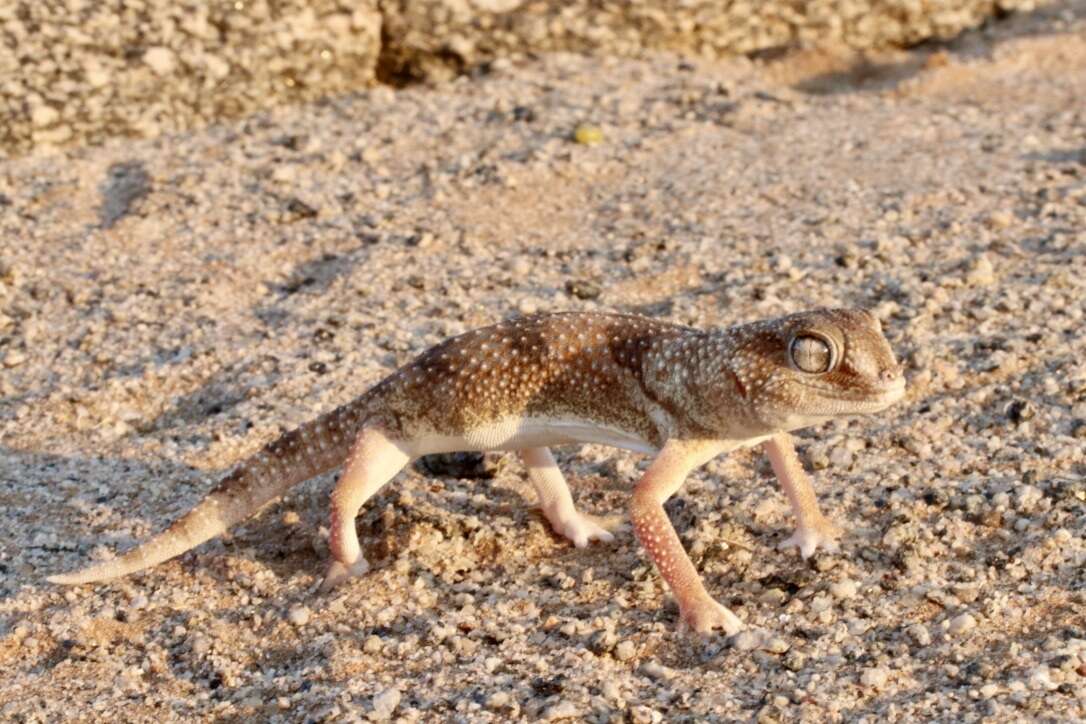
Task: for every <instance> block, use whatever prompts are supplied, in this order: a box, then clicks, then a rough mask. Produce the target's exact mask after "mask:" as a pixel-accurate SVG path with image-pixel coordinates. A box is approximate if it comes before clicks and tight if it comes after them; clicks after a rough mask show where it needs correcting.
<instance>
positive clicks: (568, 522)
mask: <svg viewBox="0 0 1086 724" xmlns="http://www.w3.org/2000/svg"><path fill="white" fill-rule="evenodd" d="M543 512H544V514H545V515H546V516H547V521H548V522H549V523H550V524H551V528H553V529H554V532H555V533H558V534H559V535H561V536H564V537H566V538H568V539H569V540H571V541H573V545H575V546H577V547H578V548H584V547H586V546H587V545H588V543H589V541H593V540H598V541H603V542H604V543H610V542H611V541H613V540H614V539H615V536H614V535H613V534H612V533H611V531H609V530H607V529H606V528H604V527H603V526H602V525H600V524H599V523H598V522H597V521H595V520H594V519H593V518H592V516H590V515H586V514H584V513H582V512H580V511H578V510H571V511H563V512H554V511H550V510H544V511H543Z"/></svg>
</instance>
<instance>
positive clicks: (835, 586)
mask: <svg viewBox="0 0 1086 724" xmlns="http://www.w3.org/2000/svg"><path fill="white" fill-rule="evenodd" d="M859 590H860V587H859V585H858V584H857V583H856V581H853V580H851V579H848V578H845V579H843V580H840V581H834V582H833V583H831V584H830V593H831V594H833V597H834V598H839V599H842V600H848V599H850V598H855V597H856V594H857V592H859Z"/></svg>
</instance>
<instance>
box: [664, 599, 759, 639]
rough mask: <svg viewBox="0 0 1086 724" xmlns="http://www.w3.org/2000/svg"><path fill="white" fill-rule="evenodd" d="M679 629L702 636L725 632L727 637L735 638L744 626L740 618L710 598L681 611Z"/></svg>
mask: <svg viewBox="0 0 1086 724" xmlns="http://www.w3.org/2000/svg"><path fill="white" fill-rule="evenodd" d="M679 628H680V630H686V631H690V632H693V633H696V634H700V635H709V634H713V633H715V632H718V631H723V632H724V634H725V635H727V636H734V635H735V634H737V633H739V632H740V631H742V630H743V628H744V626H743V622H742V621H741V620H740V619H739V617H738V616H736V615H735V614H734V613H732V612H731V611H729V610H728V609H727V608H725V607H724V606H722V605H720V604H719V603H717V602H716V601H714V600H713V599H711V598H708V599H706V600H704V601H700V602H698V603H696V604H694V605H692V606H690V607H689V608H687V609H685V610H682V611H681V613H680V618H679Z"/></svg>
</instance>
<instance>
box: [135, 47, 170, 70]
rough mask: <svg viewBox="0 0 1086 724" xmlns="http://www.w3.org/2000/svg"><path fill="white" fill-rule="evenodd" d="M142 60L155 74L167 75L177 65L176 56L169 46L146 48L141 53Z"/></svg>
mask: <svg viewBox="0 0 1086 724" xmlns="http://www.w3.org/2000/svg"><path fill="white" fill-rule="evenodd" d="M143 62H144V63H146V64H147V66H148V67H149V68H150V69H151V70H152V71H154V72H155V74H156V75H169V74H170V73H172V72H173V71H174V69H175V68H176V67H177V56H175V55H174V54H173V51H172V50H170V49H169V48H163V47H161V46H157V47H154V48H148V49H147V52H145V53H144V54H143Z"/></svg>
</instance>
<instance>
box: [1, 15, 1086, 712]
mask: <svg viewBox="0 0 1086 724" xmlns="http://www.w3.org/2000/svg"><path fill="white" fill-rule="evenodd" d="M1084 15H1086V11H1084V8H1083V6H1082V4H1081V3H1077V4H1068V5H1064V6H1062V7H1061V8H1060V9H1059V10H1058V11H1053V12H1051V13H1038V14H1035V15H1030V16H1023V17H1015V18H1010V19H1008V20H1007V21H1005V22H1001V23H998V24H994V25H993V26H991V27H989V28H986V29H984V30H982V31H977V32H974V33H970V34H967V35H966V36H964V37H962V38H961V39H960V40H958V41H955V42H952V43H949V44H946V45H943V46H938V47H932V46H924V47H919V48H915V49H913V50H910V51H900V52H896V53H895V54H893V56H892V57H893V58H894V59H895V60H893V62H892V63H889V64H886V65H874V66H866V69H864V70H863V71H862V72H860V71H856V72H855V73H847V72H842V73H837V71H833V72H828V71H827V70H826V68H827V65H826V62H828V61H827V57H826V56H822V55H818V54H812V53H810V52H806V51H804V52H798V53H794V54H787V55H785V56H783V57H779V58H778V57H774V58H763V59H755V60H752V59H735V60H727V61H717V60H691V59H689V58H679V57H676V56H671V55H667V54H651V55H649V56H647V57H644V58H638V59H618V58H592V57H589V58H586V57H581V56H574V55H566V54H561V53H557V54H541V55H540V56H539V57H537V58H533V59H524V60H521V61H518V62H516V63H513V62H510V63H508V64H504V65H503V64H501V63H496V64H495V66H494V67H492V68H491V70H490V72H489V73H488V74H486V75H484V76H481V77H477V78H462V79H459V80H456V81H454V82H451V83H448V84H437V85H434V86H432V87H430V86H427V87H423V86H416V87H410V88H406V89H402V90H392V89H390V88H387V87H377V88H374V89H371V90H369V91H366V92H364V93H359V94H355V95H348V96H337V97H333V98H329V99H327V100H325V101H323V102H317V103H313V104H309V105H304V104H303V105H298V106H293V107H289V108H276V109H274V110H269V111H267V112H262V113H256V114H250V115H246V116H245V117H243V118H240V119H238V120H237V121H234V122H230V123H221V124H218V125H214V126H211V127H208V128H206V129H204V130H200V131H192V132H185V133H177V134H175V135H172V136H162V137H158V138H155V139H150V140H138V141H131V140H126V141H121V140H115V141H110V142H108V143H106V144H105V145H103V146H101V147H94V148H74V147H73V148H70V149H68V150H66V151H62V152H59V153H56V154H48V155H47V154H44V153H41V154H31V155H29V156H26V157H24V158H19V159H15V160H8V161H4V162H2V163H0V239H4V240H5V244H4V247H3V251H2V256H0V365H2V366H0V571H2V573H3V575H2V576H0V589H2V595H0V662H2V663H3V665H4V666H3V674H2V675H0V718H3V719H5V720H16V721H18V720H32V721H40V720H49V721H53V720H62V719H95V720H97V719H103V720H117V719H121V718H123V719H125V720H130V721H149V720H155V721H167V720H168V721H173V720H193V719H256V720H268V721H298V720H316V721H323V720H330V719H353V718H366V717H371V716H373V717H380V716H386V715H387V716H388V717H390V718H392V719H401V718H402V719H403V720H405V721H505V720H532V719H540V718H543V717H549V718H554V719H558V720H561V718H562V717H565V718H575V719H585V720H588V721H610V720H612V719H619V720H623V719H624V720H629V721H639V722H640V721H643V722H653V721H665V720H666V721H675V720H678V721H706V720H709V721H712V720H717V721H721V720H727V721H732V720H751V719H761V720H765V721H773V720H787V721H793V720H819V721H822V720H860V719H867V720H879V721H883V720H885V721H916V720H932V719H935V720H941V721H974V720H978V719H982V718H988V719H992V720H1036V719H1053V720H1060V721H1071V720H1077V719H1081V718H1083V714H1084V704H1086V685H1084V682H1086V620H1084V615H1083V611H1086V578H1084V571H1086V543H1084V536H1086V451H1084V448H1083V444H1082V439H1081V437H1076V434H1077V432H1076V431H1078V430H1080V429H1081V424H1082V421H1083V419H1084V415H1083V411H1084V410H1086V362H1084V361H1086V338H1084V336H1083V335H1082V329H1083V325H1084V321H1086V320H1084V310H1083V306H1082V299H1084V298H1086V236H1084V231H1083V230H1084V229H1086V164H1084V163H1083V161H1082V158H1083V156H1082V152H1083V149H1086V111H1084V108H1083V105H1082V103H1081V99H1082V98H1084V97H1086V32H1084V31H1086V23H1084V20H1083V18H1084ZM171 47H172V46H171ZM829 60H833V59H832V58H831V59H829ZM834 62H836V61H834ZM148 72H151V71H150V70H148ZM827 76H832V77H827ZM518 109H520V110H518ZM523 109H530V110H531V112H530V113H527V112H526V111H525V110H523ZM585 123H591V124H592V125H595V126H596V127H598V128H600V129H601V130H602V132H603V141H602V142H601V143H598V144H595V145H581V144H578V143H576V142H575V141H574V140H573V139H572V133H573V131H574V129H576V128H577V127H578V126H579V125H581V124H585ZM118 164H129V165H128V166H125V168H140V169H142V171H143V173H144V174H146V179H145V183H141V184H140V187H141V188H142V189H143V192H142V193H140V194H137V195H135V196H133V197H132V199H131V201H130V203H129V204H127V205H126V206H125V209H124V212H123V213H121V214H119V215H117V217H116V219H115V220H114V222H113V223H112V225H108V226H107V225H105V224H103V223H102V216H101V212H102V209H103V206H104V204H105V203H106V201H107V197H108V196H109V194H110V192H109V191H108V189H110V188H112V185H111V184H112V183H113V182H115V180H116V176H117V173H116V170H115V169H117V168H120V166H118ZM283 169H289V171H286V172H284V171H282V170H283ZM111 180H113V181H111ZM295 201H296V202H297V203H295ZM303 206H304V208H305V209H308V210H309V211H305V212H302V208H303ZM981 258H983V259H986V260H987V264H988V265H989V266H990V271H985V269H984V264H983V263H982V262H981V261H980V260H981ZM977 270H980V271H981V272H983V273H982V277H984V279H983V280H982V281H983V283H977V282H976V281H975V280H972V279H971V277H970V275H971V274H975V272H976V271H977ZM586 281H591V282H592V283H594V284H595V285H597V287H598V291H599V294H598V295H595V293H594V291H593V293H592V294H589V295H587V297H588V298H582V297H581V296H578V295H577V294H570V293H567V289H568V288H569V287H568V286H567V285H568V284H569V283H570V282H575V283H583V282H586ZM832 304H852V305H864V306H867V307H869V308H871V309H872V310H874V313H875V314H877V315H878V316H879V317H880V318H881V319H882V320H883V323H884V326H885V329H886V331H887V334H888V336H889V338H890V340H891V342H892V344H893V346H894V348H895V349H896V350H897V352H898V353H899V356H900V357H901V359H902V361H903V363H904V364H905V366H906V370H907V376H908V379H909V384H910V388H909V395H908V399H907V400H906V401H905V402H904V403H902V404H900V405H898V406H896V407H894V408H893V409H890V410H887V411H886V412H884V413H880V414H878V415H876V416H873V417H869V418H864V419H855V420H842V421H834V422H830V423H827V424H825V425H823V426H821V427H819V428H817V429H812V430H808V431H804V432H802V433H800V435H799V447H800V452H801V455H802V457H803V458H804V459H805V460H806V461H807V462H808V465H809V467H810V468H811V469H812V470H813V472H814V474H815V476H816V486H817V488H818V489H819V491H820V498H821V500H822V504H823V507H824V509H825V510H826V512H827V513H828V514H829V515H831V516H832V517H833V518H835V519H836V520H837V521H838V522H839V523H840V524H841V525H842V526H843V527H844V528H845V530H846V531H847V532H846V535H845V537H844V539H843V540H842V548H841V551H840V552H839V553H835V554H822V553H820V554H819V555H817V556H815V557H814V559H813V560H811V561H802V560H800V559H799V558H798V556H796V555H795V553H794V552H791V551H778V550H777V549H776V545H777V544H778V543H779V542H780V541H781V540H782V539H783V538H784V537H785V536H786V535H788V533H789V532H790V527H791V519H790V515H789V513H788V507H787V503H786V501H785V499H784V496H783V495H782V494H780V493H779V492H778V491H777V490H776V488H775V484H774V483H773V481H772V478H771V473H770V470H769V466H768V464H767V463H766V461H765V460H764V459H762V457H761V456H759V455H757V454H755V452H753V451H748V452H739V453H736V454H733V455H731V456H728V457H726V458H722V459H720V460H716V461H713V462H711V463H710V464H708V465H706V466H704V468H703V469H701V470H699V471H697V472H696V473H695V474H693V475H692V476H691V478H690V480H689V481H688V482H687V485H686V486H685V487H684V488H683V490H682V491H681V492H680V493H679V494H677V495H676V496H675V498H674V499H673V500H672V501H670V502H669V503H668V506H667V509H668V512H669V515H670V517H671V519H672V520H673V521H674V523H675V525H676V527H677V529H678V531H679V534H680V536H681V538H682V539H683V542H684V544H685V545H686V546H687V548H688V549H689V550H690V551H691V552H692V554H693V556H694V558H695V560H696V563H697V566H698V568H699V570H700V571H702V572H703V574H704V576H705V580H706V585H707V587H708V589H709V590H710V592H711V593H712V594H713V595H715V596H716V597H718V598H719V599H720V600H721V601H722V602H724V603H725V604H727V605H728V606H730V607H732V608H733V609H734V610H735V611H736V612H737V614H738V615H740V616H741V617H742V619H743V620H744V622H745V623H746V625H747V627H748V629H747V631H746V632H744V633H742V634H740V635H739V636H737V637H735V638H734V639H731V640H729V639H725V638H723V637H712V638H708V639H704V640H703V639H697V638H692V637H688V636H683V635H680V634H679V633H678V632H677V631H676V628H677V623H678V621H677V619H678V614H677V609H676V607H675V605H674V603H673V601H672V600H671V599H670V596H669V594H668V592H667V589H666V587H665V586H664V585H663V584H662V582H661V581H660V579H659V577H658V575H657V574H656V572H655V571H654V570H653V569H652V567H651V566H650V565H649V563H648V561H647V559H646V558H645V557H644V555H643V553H642V552H641V551H640V550H639V548H638V546H637V545H636V543H635V542H634V540H633V538H632V536H631V534H630V532H629V530H628V528H621V527H620V528H619V529H618V536H617V539H616V541H615V542H614V543H613V544H609V545H593V546H590V547H589V548H587V549H584V550H577V549H575V548H573V547H572V546H571V545H569V544H568V543H567V542H566V541H563V540H562V539H560V538H559V537H557V536H555V535H554V534H553V533H551V531H550V530H549V528H548V527H547V525H546V522H545V520H544V518H543V517H542V515H541V514H540V513H539V512H538V511H537V510H535V509H534V507H533V497H532V491H531V486H530V483H529V482H528V481H527V479H526V477H525V475H524V472H523V470H522V469H521V467H520V466H519V465H518V464H517V463H516V461H515V460H510V461H508V462H507V464H503V465H495V466H492V467H487V466H484V468H483V471H484V472H485V474H478V470H479V468H478V466H477V464H476V463H477V461H466V463H468V464H467V465H465V466H460V467H456V466H453V467H446V468H444V471H443V472H441V471H439V472H427V471H423V470H419V469H417V468H412V469H410V470H407V471H405V472H404V473H403V474H402V475H401V476H400V478H399V479H398V480H397V481H396V482H395V484H393V485H390V486H388V487H387V488H385V489H384V490H382V491H381V492H380V493H379V494H378V495H377V496H376V497H375V498H374V499H373V500H372V501H371V502H370V503H369V504H368V505H367V506H366V508H365V509H364V510H363V511H362V513H361V515H360V516H359V520H358V527H359V531H360V534H361V538H362V540H363V543H364V546H365V551H366V555H367V558H368V560H369V561H370V563H371V564H372V570H371V571H370V572H369V573H367V574H366V575H365V576H364V577H362V578H359V579H356V580H353V581H351V582H349V583H347V584H345V585H344V586H342V587H340V588H339V589H337V590H335V591H333V592H331V593H329V594H320V593H318V592H317V591H316V588H317V584H318V582H319V580H320V577H321V575H322V573H323V570H324V565H325V563H326V557H327V494H328V489H329V486H330V484H331V477H330V476H325V477H324V478H322V479H319V480H317V481H314V482H313V483H310V484H308V485H306V486H302V487H300V488H298V489H297V490H295V491H293V492H292V493H291V494H290V495H288V496H287V497H286V498H285V499H283V500H281V501H279V502H277V503H275V504H273V505H271V506H269V508H268V509H267V510H265V511H264V512H263V513H261V514H260V515H258V516H257V517H255V518H254V519H253V520H251V521H248V522H247V523H245V524H244V525H241V526H239V527H237V528H236V529H234V530H233V531H232V532H231V533H230V535H228V536H225V537H223V538H220V539H218V540H216V541H213V542H209V543H207V544H205V545H203V546H201V547H199V548H198V549H197V550H196V551H194V552H192V553H189V554H186V555H184V556H182V557H180V558H178V559H177V560H174V561H170V562H168V563H165V564H162V565H160V566H157V567H155V568H154V569H152V570H150V571H148V572H146V573H143V574H140V575H136V576H132V577H130V578H126V579H122V580H119V581H116V582H110V583H106V584H102V585H98V586H84V587H77V588H60V587H55V586H51V585H48V584H47V583H45V582H44V580H43V577H44V576H45V575H47V574H49V573H52V572H55V571H60V570H69V569H71V568H74V567H76V566H78V565H81V564H83V563H85V562H87V561H88V560H97V559H101V558H103V557H105V556H108V555H110V553H111V552H112V551H114V550H118V549H124V548H126V547H128V546H130V545H132V544H134V543H135V542H136V541H138V540H142V539H144V538H146V537H147V536H148V535H150V534H151V533H152V532H154V531H156V530H159V529H161V528H163V527H164V526H165V525H166V524H167V522H168V521H169V520H171V519H173V518H175V517H177V516H178V515H179V514H180V513H181V512H183V511H184V510H187V509H188V508H190V507H191V506H192V505H193V504H194V503H195V502H196V501H197V500H198V499H199V498H200V497H201V496H202V495H203V493H204V492H205V491H206V490H207V489H208V488H209V487H210V486H211V485H212V481H213V480H214V479H215V478H216V477H217V476H219V475H220V474H221V473H222V472H223V471H224V470H225V469H227V468H229V467H230V466H231V465H232V464H233V463H234V462H236V461H237V460H239V459H240V458H242V457H243V456H245V455H247V454H249V453H251V452H253V451H255V450H257V449H259V448H260V446H261V445H263V444H264V443H266V442H267V441H269V440H271V439H273V438H274V437H275V436H276V435H278V434H279V433H280V432H282V431H283V430H285V429H287V428H291V427H294V426H295V425H297V424H299V423H301V422H303V421H305V420H307V419H310V418H312V417H314V416H315V415H317V414H318V413H320V412H321V411H324V410H328V409H331V408H332V407H334V406H335V405H337V404H339V403H342V402H344V401H346V400H348V399H351V398H352V397H354V396H355V395H357V394H359V393H360V392H361V391H363V390H364V389H365V388H366V387H367V386H368V385H369V384H371V383H373V382H374V381H376V380H377V379H379V378H380V377H381V376H382V375H384V374H387V373H388V372H390V371H391V370H393V369H395V368H396V367H397V366H398V365H400V364H402V363H403V362H405V361H406V360H408V359H410V358H411V356H412V355H415V354H417V353H418V352H420V351H421V350H423V349H424V348H426V347H427V346H429V345H431V344H434V343H435V342H437V341H439V340H441V339H443V338H445V337H447V336H448V335H451V334H455V333H458V332H461V331H463V330H466V329H469V328H472V327H475V326H479V325H481V324H486V323H489V322H493V321H495V320H498V319H502V318H505V317H508V316H511V315H514V314H516V313H518V311H519V310H523V309H525V308H528V307H535V308H538V309H603V308H607V309H618V310H623V311H636V312H640V313H643V314H649V315H655V316H659V317H662V318H666V319H671V320H675V321H678V322H684V323H691V324H697V325H704V326H708V325H727V324H731V323H735V322H739V321H744V320H750V319H756V318H760V317H768V316H774V315H778V314H782V313H785V312H789V311H793V310H796V309H802V308H807V307H812V306H818V305H832ZM1012 409H1013V410H1015V412H1014V414H1013V415H1012V414H1011V410H1012ZM837 451H844V452H841V453H839V452H837ZM844 453H848V455H847V456H846V455H845V454H844ZM558 457H559V462H560V464H561V465H562V467H563V469H564V470H566V471H567V474H568V476H569V478H570V479H571V481H572V482H573V485H574V491H575V496H576V498H577V500H578V503H579V504H580V505H581V506H582V507H583V508H584V509H585V510H586V511H588V512H591V513H593V514H597V515H601V516H607V515H611V516H614V519H615V522H616V523H617V524H620V523H622V522H623V518H624V514H623V512H624V506H625V505H626V503H627V501H628V495H629V488H630V485H631V484H632V482H633V480H634V479H636V476H637V475H638V473H639V471H640V470H642V469H643V467H644V465H645V460H644V459H643V458H641V457H639V456H636V455H633V454H629V453H624V452H619V451H614V450H611V449H607V448H602V447H597V446H591V445H589V446H583V447H581V448H579V449H561V450H559V451H558ZM835 460H840V461H842V464H841V465H838V464H837V463H835V462H834V461H835ZM458 470H467V471H468V472H469V473H470V474H469V475H468V476H466V477H464V478H461V477H458V473H457V471H458Z"/></svg>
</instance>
